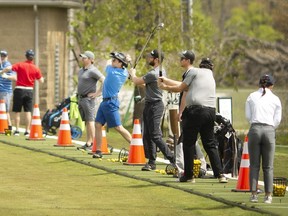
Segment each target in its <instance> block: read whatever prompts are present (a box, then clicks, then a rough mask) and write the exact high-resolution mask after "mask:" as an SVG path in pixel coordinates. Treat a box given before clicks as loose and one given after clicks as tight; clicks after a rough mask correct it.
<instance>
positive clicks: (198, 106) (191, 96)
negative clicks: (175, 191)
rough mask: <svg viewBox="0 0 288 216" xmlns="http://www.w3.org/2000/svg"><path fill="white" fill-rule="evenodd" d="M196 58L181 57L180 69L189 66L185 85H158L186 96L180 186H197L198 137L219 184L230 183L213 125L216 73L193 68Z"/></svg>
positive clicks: (171, 82) (190, 54) (187, 54)
mask: <svg viewBox="0 0 288 216" xmlns="http://www.w3.org/2000/svg"><path fill="white" fill-rule="evenodd" d="M194 60H195V54H194V52H193V51H190V50H185V51H183V52H181V53H180V63H181V65H183V66H184V65H186V67H185V69H186V70H187V71H188V70H189V72H188V73H187V75H186V76H185V78H184V80H183V81H182V82H178V81H175V80H171V79H168V78H166V77H159V79H158V85H159V87H160V88H161V89H164V90H167V91H171V92H183V91H187V93H186V98H185V99H186V106H185V109H184V111H183V112H182V117H181V119H182V124H183V153H184V175H183V176H181V177H180V178H179V181H180V182H194V181H195V180H194V179H193V167H194V156H195V143H196V140H197V137H198V134H200V135H201V140H202V143H203V147H204V149H205V151H206V152H207V154H208V156H209V160H210V162H211V166H212V169H213V174H214V177H215V178H218V181H219V182H220V183H227V182H228V180H227V178H226V177H225V175H224V174H223V166H222V164H221V160H220V156H219V152H218V148H217V143H216V142H215V138H214V122H215V120H216V100H215V99H216V83H215V79H214V76H213V71H212V70H210V69H209V68H196V67H194V66H193V63H194Z"/></svg>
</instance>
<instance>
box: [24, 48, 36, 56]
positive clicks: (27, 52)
mask: <svg viewBox="0 0 288 216" xmlns="http://www.w3.org/2000/svg"><path fill="white" fill-rule="evenodd" d="M34 55H35V53H34V51H33V50H32V49H29V50H27V51H26V53H25V56H26V57H34Z"/></svg>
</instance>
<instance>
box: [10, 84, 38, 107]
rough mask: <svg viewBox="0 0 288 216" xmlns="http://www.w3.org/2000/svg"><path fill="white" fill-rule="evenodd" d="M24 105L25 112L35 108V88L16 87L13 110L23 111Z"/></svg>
mask: <svg viewBox="0 0 288 216" xmlns="http://www.w3.org/2000/svg"><path fill="white" fill-rule="evenodd" d="M22 106H23V108H24V112H32V109H33V90H30V89H18V88H16V89H14V93H13V108H12V111H13V112H21V110H22Z"/></svg>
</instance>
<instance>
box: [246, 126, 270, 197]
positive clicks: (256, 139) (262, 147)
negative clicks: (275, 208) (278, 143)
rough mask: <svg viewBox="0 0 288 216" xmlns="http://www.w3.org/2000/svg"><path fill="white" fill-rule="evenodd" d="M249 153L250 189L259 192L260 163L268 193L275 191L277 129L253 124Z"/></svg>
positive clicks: (249, 137)
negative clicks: (274, 169) (274, 165)
mask: <svg viewBox="0 0 288 216" xmlns="http://www.w3.org/2000/svg"><path fill="white" fill-rule="evenodd" d="M248 152H249V158H250V188H251V191H254V192H255V191H257V185H258V179H259V171H260V161H261V158H262V170H263V177H264V189H265V192H266V193H272V191H273V162H274V153H275V129H274V127H273V126H270V125H264V124H252V125H251V127H250V129H249V133H248Z"/></svg>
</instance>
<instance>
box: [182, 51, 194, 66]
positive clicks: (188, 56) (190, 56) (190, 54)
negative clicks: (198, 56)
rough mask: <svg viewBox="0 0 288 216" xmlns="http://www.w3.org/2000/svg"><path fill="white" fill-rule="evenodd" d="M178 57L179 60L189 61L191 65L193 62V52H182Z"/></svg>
mask: <svg viewBox="0 0 288 216" xmlns="http://www.w3.org/2000/svg"><path fill="white" fill-rule="evenodd" d="M180 57H181V58H186V59H190V61H191V63H193V62H194V60H195V54H194V52H193V51H190V50H185V51H182V52H181V53H180Z"/></svg>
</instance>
